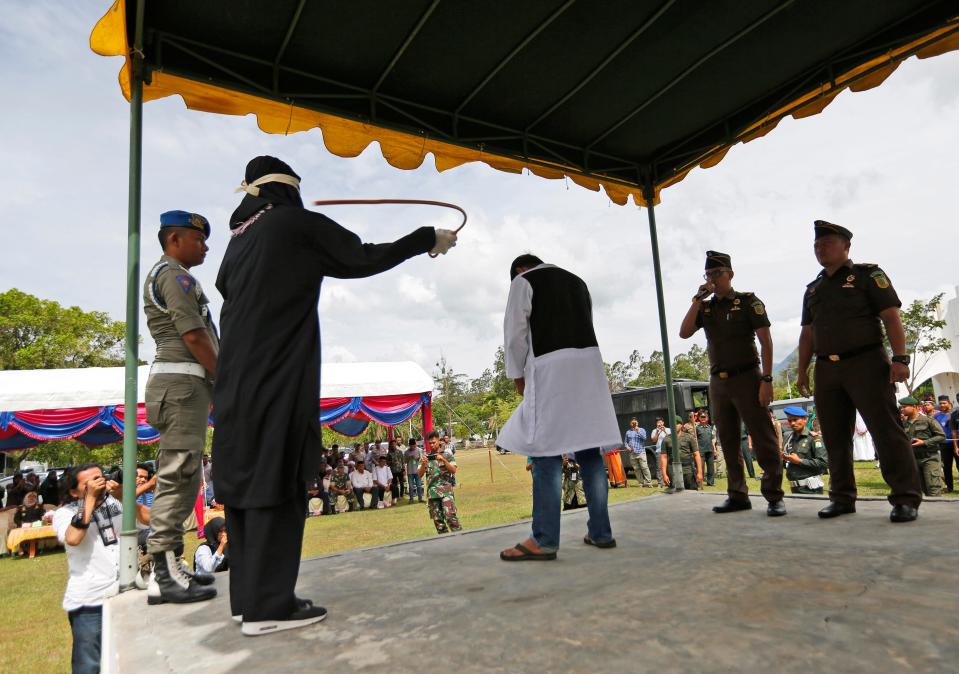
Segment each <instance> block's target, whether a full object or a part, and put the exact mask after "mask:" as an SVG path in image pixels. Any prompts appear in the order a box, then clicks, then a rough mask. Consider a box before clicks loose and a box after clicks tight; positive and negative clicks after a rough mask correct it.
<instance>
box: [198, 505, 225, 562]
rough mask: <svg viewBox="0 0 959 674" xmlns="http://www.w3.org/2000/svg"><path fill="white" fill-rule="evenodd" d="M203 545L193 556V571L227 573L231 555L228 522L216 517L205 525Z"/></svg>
mask: <svg viewBox="0 0 959 674" xmlns="http://www.w3.org/2000/svg"><path fill="white" fill-rule="evenodd" d="M203 534H204V536H205V538H204V540H203V543H201V544H200V546H199V547H198V548H197V549H196V552H195V553H194V554H193V570H194V571H197V572H201V571H202V572H204V573H216V572H218V571H227V570H228V569H229V568H230V555H229V553H228V551H227V547H226V544H227V537H226V520H224V519H223V518H222V517H214V518H213V519H211V520H210V521H209V522H207V523H206V524H204V525H203Z"/></svg>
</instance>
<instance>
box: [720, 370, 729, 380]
mask: <svg viewBox="0 0 959 674" xmlns="http://www.w3.org/2000/svg"><path fill="white" fill-rule="evenodd" d="M719 378H720V379H729V373H728V372H720V373H719Z"/></svg>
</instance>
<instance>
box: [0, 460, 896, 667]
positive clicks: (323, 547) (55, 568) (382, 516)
mask: <svg viewBox="0 0 959 674" xmlns="http://www.w3.org/2000/svg"><path fill="white" fill-rule="evenodd" d="M490 458H492V482H491V481H490V477H491V476H490ZM457 463H458V464H459V472H458V473H457V475H458V478H459V486H458V487H457V489H456V504H457V509H458V510H459V516H460V521H461V522H462V524H463V527H464V528H465V529H476V528H480V527H486V526H491V525H495V524H508V523H511V522H516V521H518V520H521V519H524V518H527V517H529V516H530V511H531V509H532V497H531V494H530V490H531V481H530V476H529V473H527V472H526V459H525V457H521V456H515V455H506V456H499V455H497V454H496V453H495V452H494V453H493V454H492V457H490V456H489V454H488V453H487V451H486V450H470V451H462V452H459V453H457ZM856 480H857V482H858V485H859V493H860V494H862V495H885V494H886V493H887V491H888V487H886V484H885V482H883V480H882V476H881V475H880V474H879V471H878V470H877V469H876V468H875V464H873V463H871V462H861V463H857V464H856ZM629 484H630V486H629V487H628V488H619V489H613V490H611V491H610V493H609V501H610V503H620V502H623V501H629V500H633V499H636V498H641V497H644V496H649V495H651V494H655V493H658V492H659V490H656V489H640V488H638V487H637V486H636V483H635V482H634V481H633V480H630V483H629ZM749 488H750V492H752V493H755V494H757V495H758V493H759V482H758V480H749ZM827 489H828V478H827ZM725 490H726V481H725V480H724V479H719V480H717V481H716V485H715V486H713V487H706V491H710V492H713V491H715V492H725ZM431 535H435V530H434V528H433V524H432V522H431V521H430V518H429V514H428V512H427V509H426V506H425V505H423V504H414V505H408V504H407V503H406V499H405V498H404V499H401V502H400V504H398V505H397V506H396V507H394V508H389V509H385V510H374V511H368V512H355V513H343V514H341V515H337V516H336V517H311V518H309V519H308V520H307V522H306V533H305V536H304V540H303V556H304V557H313V556H316V555H323V554H328V553H332V552H339V551H343V550H350V549H354V548H361V547H368V546H373V545H382V544H385V543H394V542H397V541H403V540H409V539H412V538H420V537H423V536H431ZM196 546H197V539H196V536H195V535H193V534H188V535H187V537H186V551H185V557H186V558H187V559H188V560H192V559H193V552H194V551H195V550H196ZM66 579H67V565H66V556H65V555H64V553H63V552H62V551H44V552H41V553H40V554H39V555H38V556H37V557H36V558H34V559H22V558H21V559H11V558H3V559H0V586H2V587H3V600H2V601H0V654H2V664H0V669H2V670H3V671H49V672H68V671H69V670H70V645H71V638H70V625H69V623H68V622H67V616H66V613H65V612H64V611H63V609H61V608H60V605H61V601H62V599H63V589H64V586H65V585H66Z"/></svg>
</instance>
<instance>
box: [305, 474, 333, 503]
mask: <svg viewBox="0 0 959 674" xmlns="http://www.w3.org/2000/svg"><path fill="white" fill-rule="evenodd" d="M327 468H328V466H327V465H326V464H325V463H321V464H320V469H319V471H318V473H317V476H316V477H315V478H314V479H313V480H311V481H310V483H309V484H308V485H307V489H306V496H307V515H313V516H317V515H326V514H328V513H329V511H330V497H329V494H328V493H327V492H326V490H325V489H324V488H323V479H324V478H325V477H326V470H327Z"/></svg>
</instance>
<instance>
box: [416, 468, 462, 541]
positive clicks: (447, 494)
mask: <svg viewBox="0 0 959 674" xmlns="http://www.w3.org/2000/svg"><path fill="white" fill-rule="evenodd" d="M447 461H448V462H449V463H451V464H452V465H454V466H455V465H456V461H454V460H453V459H451V458H449V457H447ZM423 477H424V478H425V479H426V498H427V502H428V505H429V509H430V518H432V520H433V525H434V526H435V527H436V533H438V534H445V533H446V532H448V531H459V530H460V529H462V527H461V526H460V521H459V517H458V516H457V514H456V502H455V501H454V500H453V474H452V473H451V472H450V471H449V470H448V469H447V468H446V464H444V463H443V462H442V461H439V460H437V459H430V460H429V461H427V463H426V471H425V473H424V475H423Z"/></svg>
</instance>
